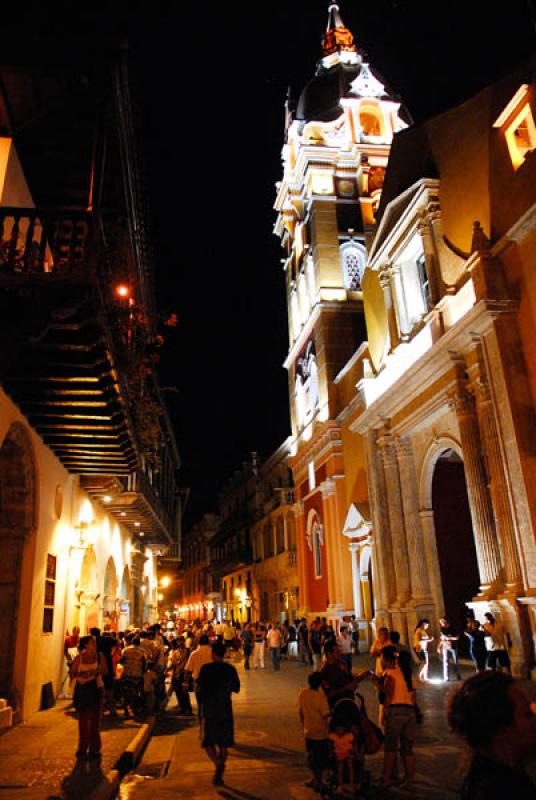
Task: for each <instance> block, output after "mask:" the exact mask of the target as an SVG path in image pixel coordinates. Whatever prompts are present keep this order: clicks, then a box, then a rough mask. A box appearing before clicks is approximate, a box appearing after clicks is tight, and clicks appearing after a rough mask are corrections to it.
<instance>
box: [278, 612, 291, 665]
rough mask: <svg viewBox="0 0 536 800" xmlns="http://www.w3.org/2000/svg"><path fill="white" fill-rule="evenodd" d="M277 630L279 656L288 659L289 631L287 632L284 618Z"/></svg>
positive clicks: (286, 623)
mask: <svg viewBox="0 0 536 800" xmlns="http://www.w3.org/2000/svg"><path fill="white" fill-rule="evenodd" d="M279 632H280V634H281V658H282V659H283V658H284V659H285V661H288V642H289V633H288V622H287V621H286V620H285V621H284V622H283V624H282V625H281V627H280V629H279Z"/></svg>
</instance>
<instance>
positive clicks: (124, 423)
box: [0, 42, 181, 719]
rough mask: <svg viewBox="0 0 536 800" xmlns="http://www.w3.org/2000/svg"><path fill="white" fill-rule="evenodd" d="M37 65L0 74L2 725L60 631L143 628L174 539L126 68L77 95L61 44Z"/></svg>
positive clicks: (60, 668) (56, 659)
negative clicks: (56, 56) (58, 60)
mask: <svg viewBox="0 0 536 800" xmlns="http://www.w3.org/2000/svg"><path fill="white" fill-rule="evenodd" d="M94 44H95V46H96V48H97V49H98V47H99V43H98V42H95V43H94ZM12 45H13V46H15V43H14V42H13V43H12ZM72 46H73V47H74V48H75V49H76V43H75V42H73V43H72ZM42 48H43V49H42V50H41V49H40V46H36V47H35V49H33V50H32V54H31V57H32V68H31V69H28V70H27V69H25V68H24V67H23V66H20V64H21V63H23V55H22V51H21V52H17V53H16V57H15V61H14V63H16V64H17V65H19V66H12V65H11V64H8V66H3V64H5V62H6V60H7V59H8V58H9V55H8V53H9V48H6V49H5V51H4V52H3V54H2V59H3V61H2V66H0V74H1V76H2V80H1V85H2V89H1V92H2V103H1V111H0V231H1V233H0V333H1V341H2V345H1V349H0V387H1V388H0V560H1V562H2V580H1V581H0V611H1V613H2V617H3V619H4V637H3V639H4V646H3V648H2V653H1V655H0V697H2V698H7V699H8V701H9V703H10V705H11V706H12V707H13V709H14V710H15V718H16V719H22V718H26V717H27V716H28V715H29V714H31V713H33V712H34V711H37V710H38V709H39V708H40V707H41V705H42V704H43V702H45V698H47V697H48V698H50V697H56V696H57V694H58V691H59V689H60V687H61V686H62V681H63V678H64V677H65V665H64V654H63V643H64V636H65V633H66V630H67V629H69V630H70V629H72V627H73V626H74V625H77V626H79V627H80V628H81V633H82V634H83V635H84V634H86V633H87V632H88V630H89V628H90V627H93V626H98V627H102V626H103V625H105V624H109V625H110V626H111V627H112V628H115V629H120V630H121V629H123V630H124V629H126V628H127V627H128V626H129V625H136V626H138V625H141V624H142V623H143V622H146V621H148V622H151V621H154V620H155V619H156V618H157V614H158V609H157V603H158V594H157V575H156V560H157V555H158V553H160V552H163V551H164V550H165V549H166V548H167V549H170V550H173V549H178V547H179V538H180V521H181V495H180V493H179V491H178V487H177V485H176V472H177V469H178V467H179V456H178V452H177V448H176V444H175V441H174V435H173V431H172V429H171V426H170V424H169V420H168V418H167V413H166V410H165V406H164V404H163V402H162V398H161V395H160V389H159V386H158V380H157V377H156V374H155V371H154V351H155V347H156V343H157V336H158V328H157V314H156V308H155V302H154V296H153V287H152V276H151V255H150V246H149V241H148V238H147V234H146V229H145V227H144V224H143V222H142V220H143V216H144V212H143V208H142V203H141V197H140V185H141V184H140V180H139V175H138V174H137V166H136V165H137V148H138V146H139V141H138V138H137V135H136V133H135V126H134V123H133V119H132V110H131V108H130V105H129V100H128V98H129V93H130V90H131V87H130V84H129V70H128V63H127V59H128V56H127V55H126V54H125V53H123V54H122V55H121V56H119V54H118V53H116V54H115V55H116V58H115V60H113V59H110V64H111V63H112V62H113V67H110V66H109V67H108V68H107V69H105V70H103V71H102V72H101V71H96V72H95V74H94V75H93V73H92V75H93V77H92V78H91V79H88V78H87V77H86V75H87V70H86V69H85V66H84V64H82V63H81V61H80V59H82V61H83V57H82V56H81V55H80V54H79V53H75V54H73V53H69V51H68V47H67V45H66V46H65V48H63V44H62V52H63V56H64V58H65V59H66V60H68V59H69V56H71V57H72V63H71V62H69V66H67V65H66V64H65V63H64V64H63V65H62V66H61V67H58V66H57V64H52V65H51V64H49V62H48V58H49V56H50V53H51V52H54V47H52V48H48V47H47V46H46V44H45V42H43V43H42ZM40 59H42V61H40ZM92 64H93V61H92ZM55 70H56V71H55ZM97 72H98V74H97ZM64 81H67V82H68V81H71V84H69V85H72V86H75V85H76V86H78V87H79V89H78V90H77V91H73V92H71V91H64V89H65V86H64ZM80 87H82V88H80ZM48 104H50V106H49V105H48ZM118 104H119V105H120V108H119V107H118ZM51 108H52V109H53V112H52V111H51ZM7 109H11V111H8V110H7ZM96 109H101V110H104V109H106V114H105V116H106V119H107V123H106V124H104V123H103V122H102V121H99V123H97V122H96V120H98V119H99V115H98V114H97V113H96ZM101 123H102V124H101ZM73 125H75V126H76V135H73V133H72V131H73ZM12 131H17V132H18V133H16V134H13V135H12ZM104 152H106V158H103V153H104ZM45 156H46V157H45ZM45 209H46V210H45Z"/></svg>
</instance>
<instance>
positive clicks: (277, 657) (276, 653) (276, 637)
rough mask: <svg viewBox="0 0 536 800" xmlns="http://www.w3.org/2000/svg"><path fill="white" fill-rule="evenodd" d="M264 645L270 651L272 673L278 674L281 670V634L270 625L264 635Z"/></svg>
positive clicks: (276, 628) (275, 627)
mask: <svg viewBox="0 0 536 800" xmlns="http://www.w3.org/2000/svg"><path fill="white" fill-rule="evenodd" d="M266 644H267V645H268V650H269V651H270V661H271V662H272V669H273V671H274V672H279V671H280V669H281V632H280V630H279V628H278V627H277V626H276V625H274V624H272V625H270V626H269V628H268V633H267V634H266Z"/></svg>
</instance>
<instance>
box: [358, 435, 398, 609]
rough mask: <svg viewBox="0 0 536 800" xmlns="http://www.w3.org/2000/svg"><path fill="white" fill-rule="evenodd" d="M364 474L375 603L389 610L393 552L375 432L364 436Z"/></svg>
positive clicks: (392, 594)
mask: <svg viewBox="0 0 536 800" xmlns="http://www.w3.org/2000/svg"><path fill="white" fill-rule="evenodd" d="M365 442H366V452H367V474H368V490H369V499H370V508H371V513H372V521H373V534H372V540H373V545H374V546H373V556H374V557H375V561H374V562H373V567H375V568H376V569H375V573H374V574H375V576H376V585H375V587H374V589H375V592H376V601H377V605H378V608H379V609H387V608H389V606H390V604H391V602H392V601H393V600H394V597H395V595H396V585H395V573H394V565H393V552H392V547H391V538H390V536H391V535H390V530H389V516H388V513H387V496H386V490H385V476H384V473H383V467H382V464H381V462H380V461H379V458H378V451H377V444H376V431H375V430H374V429H372V430H370V431H368V433H367V434H366V439H365Z"/></svg>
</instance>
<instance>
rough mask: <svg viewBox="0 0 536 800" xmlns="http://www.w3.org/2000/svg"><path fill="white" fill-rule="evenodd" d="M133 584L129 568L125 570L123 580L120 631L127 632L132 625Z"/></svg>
mask: <svg viewBox="0 0 536 800" xmlns="http://www.w3.org/2000/svg"><path fill="white" fill-rule="evenodd" d="M131 609H132V583H131V580H130V572H129V570H128V567H125V569H124V570H123V577H122V579H121V607H120V610H119V630H120V631H126V629H127V628H128V627H129V625H130V624H131Z"/></svg>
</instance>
